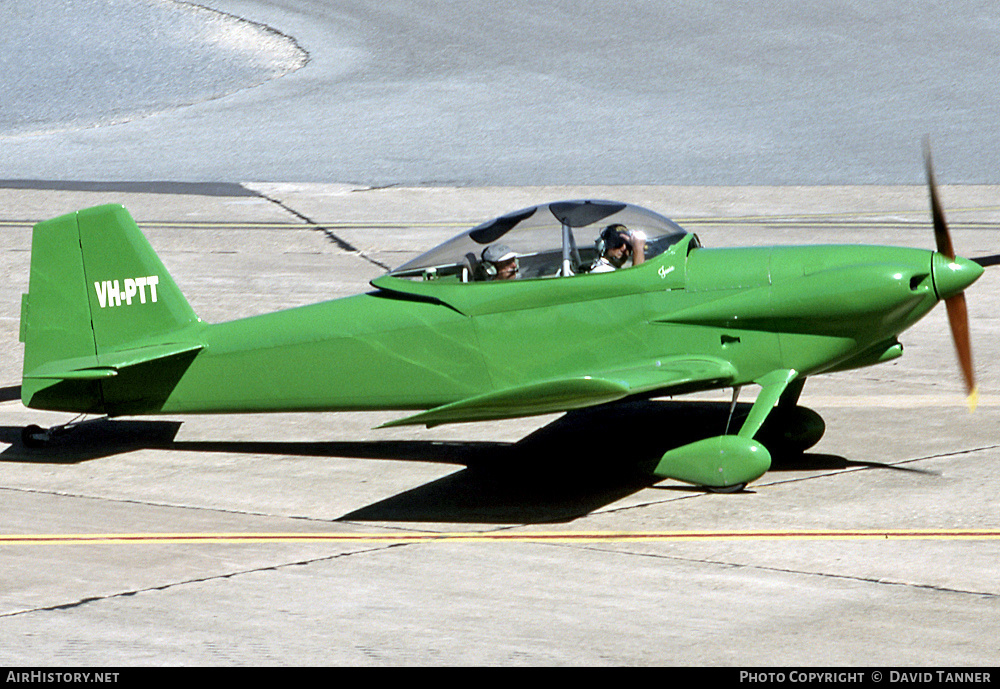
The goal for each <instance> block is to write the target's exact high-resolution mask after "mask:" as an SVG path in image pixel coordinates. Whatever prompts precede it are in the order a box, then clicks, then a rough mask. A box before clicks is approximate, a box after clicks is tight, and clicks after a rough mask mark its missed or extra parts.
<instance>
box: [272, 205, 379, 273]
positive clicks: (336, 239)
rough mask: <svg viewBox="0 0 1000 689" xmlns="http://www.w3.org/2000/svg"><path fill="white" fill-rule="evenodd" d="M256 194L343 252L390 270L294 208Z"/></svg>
mask: <svg viewBox="0 0 1000 689" xmlns="http://www.w3.org/2000/svg"><path fill="white" fill-rule="evenodd" d="M257 193H258V194H259V195H260V197H261V198H262V199H266V200H267V201H270V202H271V203H273V204H275V205H276V206H278V207H279V208H281V209H282V210H284V211H286V212H288V213H291V214H292V215H294V216H295V217H296V218H299V219H300V220H302V221H303V222H305V223H307V224H308V225H309V226H310V227H311V228H313V229H314V230H318V231H319V232H322V233H323V235H324V236H326V238H327V239H329V240H330V241H331V242H333V243H334V244H336V245H337V246H338V247H340V248H341V249H343V250H344V251H347V252H350V253H353V254H356V255H357V256H360V257H361V258H362V259H364V260H365V261H368V262H369V263H371V264H372V265H376V266H378V267H379V268H382V269H383V270H385V271H389V270H392V269H391V268H390V267H389V266H387V265H385V264H384V263H382V262H381V261H379V260H377V259H374V258H371V257H370V256H368V255H366V254H365V252H364V251H362V250H360V249H358V248H357V247H356V246H354V245H353V244H351V243H350V242H348V241H347V240H346V239H343V238H341V237H339V236H338V235H337V233H336V232H334V231H333V230H331V229H330V228H328V227H326V226H324V225H320V224H318V223H317V222H315V221H314V220H313V219H312V218H310V217H309V216H307V215H305V214H304V213H301V212H299V211H297V210H295V209H294V208H292V207H291V206H289V205H288V204H286V203H284V202H283V201H281V200H280V199H276V198H272V197H270V196H268V195H267V194H264V193H262V192H257Z"/></svg>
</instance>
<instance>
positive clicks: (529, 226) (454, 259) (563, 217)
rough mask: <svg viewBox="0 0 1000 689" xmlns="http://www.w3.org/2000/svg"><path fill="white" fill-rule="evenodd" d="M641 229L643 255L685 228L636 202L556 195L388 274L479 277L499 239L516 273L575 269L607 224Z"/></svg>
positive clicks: (592, 254) (593, 252)
mask: <svg viewBox="0 0 1000 689" xmlns="http://www.w3.org/2000/svg"><path fill="white" fill-rule="evenodd" d="M612 224H621V225H624V226H625V227H627V228H628V229H629V230H632V231H636V230H640V231H642V232H644V233H645V235H646V252H645V253H646V258H647V259H649V258H652V257H654V256H657V255H658V254H661V253H663V252H664V251H665V250H666V249H667V248H668V247H670V246H672V245H673V244H676V243H677V242H678V241H680V240H681V239H683V238H684V237H685V236H686V235H687V234H688V233H687V232H686V231H685V230H684V229H682V228H681V227H680V226H679V225H677V223H675V222H673V221H672V220H669V219H668V218H665V217H663V216H662V215H659V214H658V213H654V212H653V211H650V210H647V209H645V208H642V207H640V206H634V205H632V204H628V203H621V202H618V201H601V200H582V201H558V202H555V203H546V204H542V205H540V206H532V207H531V208H525V209H522V210H519V211H515V212H513V213H508V214H506V215H502V216H500V217H499V218H495V219H493V220H490V221H489V222H485V223H483V224H481V225H477V226H476V227H473V228H472V229H471V230H467V231H465V232H463V233H461V234H459V235H458V236H456V237H453V238H451V239H449V240H448V241H447V242H445V243H444V244H440V245H439V246H437V247H435V248H433V249H431V250H430V251H428V252H427V253H424V254H422V255H420V256H418V257H417V258H415V259H413V260H412V261H409V262H407V263H405V264H403V265H402V266H400V267H399V268H397V269H395V270H393V271H391V272H390V273H389V275H391V276H393V277H401V278H415V279H422V280H432V279H450V280H452V281H459V282H471V281H475V280H477V279H479V278H480V268H481V267H482V266H481V264H482V254H483V251H484V250H485V249H486V248H487V247H489V246H492V245H495V244H503V245H505V246H506V247H508V248H510V249H511V250H513V251H514V252H515V253H516V254H517V257H518V262H519V264H520V278H521V279H533V278H546V277H558V276H569V275H576V274H579V273H585V272H587V271H588V270H589V268H590V265H591V263H593V261H594V259H595V258H597V249H596V245H595V242H596V240H597V239H598V237H599V235H600V234H601V230H603V229H604V228H605V227H607V226H608V225H612Z"/></svg>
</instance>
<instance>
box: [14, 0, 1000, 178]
mask: <svg viewBox="0 0 1000 689" xmlns="http://www.w3.org/2000/svg"><path fill="white" fill-rule="evenodd" d="M202 4H204V5H206V6H208V7H211V8H212V9H213V10H217V11H219V12H222V13H225V15H220V14H218V13H217V12H209V11H205V10H200V9H197V8H195V7H192V6H191V5H189V4H185V3H176V2H152V1H151V0H127V1H124V0H123V1H121V2H114V3H112V2H110V1H109V0H76V1H75V2H73V3H69V4H65V3H60V4H59V5H58V7H57V6H52V8H48V9H44V8H43V9H42V10H41V11H36V9H37V6H36V5H35V4H34V3H30V2H27V0H11V1H9V2H4V3H3V5H2V7H0V27H2V28H0V31H2V32H3V34H2V36H0V37H2V38H3V39H4V45H5V51H4V57H3V67H4V71H5V74H6V75H8V79H6V80H5V86H4V87H3V92H2V95H3V96H4V99H3V103H4V106H3V114H2V115H0V178H7V179H62V180H66V179H75V180H102V181H108V180H169V181H188V182H190V181H197V182H203V181H214V182H231V181H234V180H241V181H295V182H348V183H357V184H360V185H387V184H409V185H413V184H421V185H426V184H444V185H452V184H455V185H477V184H489V185H495V184H505V185H522V184H708V185H724V184H739V185H745V184H757V185H759V184H845V183H846V184H871V183H887V184H899V183H919V182H920V181H921V168H920V140H921V138H922V137H923V136H924V135H925V134H927V135H930V136H931V137H932V139H933V140H934V142H935V146H936V150H937V154H938V155H937V157H938V162H939V164H940V168H941V172H942V181H943V182H950V183H996V182H1000V172H998V170H1000V165H998V162H1000V145H998V144H1000V134H998V129H997V127H996V113H997V112H1000V92H998V91H997V89H996V88H994V85H995V77H996V74H997V73H1000V13H998V12H996V9H995V6H994V5H993V3H991V2H988V1H984V0H957V1H956V2H949V3H938V2H919V1H915V0H914V1H908V0H889V1H888V2H881V3H874V4H873V3H869V2H863V1H861V0H857V1H840V0H838V1H833V0H820V1H817V2H810V3H791V2H759V3H744V2H735V1H731V0H727V1H725V2H719V3H711V4H707V5H706V4H705V3H702V2H687V1H685V2H673V3H661V2H655V1H652V0H650V1H640V2H633V3H627V4H625V5H622V4H621V3H615V2H594V3H585V4H582V5H581V3H578V2H570V1H568V0H554V1H553V2H546V3H536V4H526V3H502V4H500V5H497V3H494V2H487V1H485V0H484V1H480V0H471V1H464V2H411V1H407V2H397V1H393V0H390V1H387V2H377V3H376V2H370V1H369V0H344V1H342V2H336V3H332V2H327V1H326V0H274V1H272V2H261V1H260V0H210V1H208V2H205V3H202ZM236 18H240V19H239V20H237V19H236ZM240 20H242V21H240ZM248 22H249V23H248ZM264 27H267V28H266V29H265V28H264ZM10 46H13V48H10ZM303 56H307V62H306V64H305V65H304V66H302V67H301V68H300V69H294V68H295V67H296V66H298V65H299V64H300V62H301V60H302V59H303ZM279 74H284V76H283V77H281V78H272V77H275V76H277V75H279ZM11 77H12V78H11ZM118 120H127V121H126V122H123V123H121V124H114V125H110V126H107V125H106V123H108V122H110V121H118ZM101 124H104V125H106V126H96V125H101ZM52 129H56V130H58V131H49V130H52Z"/></svg>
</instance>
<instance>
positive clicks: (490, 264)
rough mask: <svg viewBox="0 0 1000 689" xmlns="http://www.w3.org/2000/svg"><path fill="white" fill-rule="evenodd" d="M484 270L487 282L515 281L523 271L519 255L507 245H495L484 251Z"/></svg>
mask: <svg viewBox="0 0 1000 689" xmlns="http://www.w3.org/2000/svg"><path fill="white" fill-rule="evenodd" d="M482 258H483V263H482V266H483V269H484V273H485V277H484V279H486V280H514V279H516V278H517V277H518V272H519V271H520V269H521V266H520V264H519V263H518V261H517V254H516V253H514V251H512V250H511V248H510V247H509V246H507V245H506V244H493V245H491V246H488V247H486V249H485V250H484V251H483V256H482Z"/></svg>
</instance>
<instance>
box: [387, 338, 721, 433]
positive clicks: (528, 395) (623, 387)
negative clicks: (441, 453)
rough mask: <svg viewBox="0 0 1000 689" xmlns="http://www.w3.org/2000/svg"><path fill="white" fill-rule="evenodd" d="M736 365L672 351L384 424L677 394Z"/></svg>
mask: <svg viewBox="0 0 1000 689" xmlns="http://www.w3.org/2000/svg"><path fill="white" fill-rule="evenodd" d="M735 378H736V369H735V368H734V367H733V365H732V364H731V363H730V362H728V361H725V360H723V359H717V358H714V357H707V356H705V357H667V358H663V359H658V360H655V361H650V362H649V363H648V364H645V365H643V366H636V367H632V368H627V369H616V370H609V371H601V372H595V373H593V374H591V375H580V376H575V377H571V378H559V379H554V380H547V381H541V382H537V383H529V384H527V385H520V386H517V387H512V388H506V389H503V390H496V391H492V392H488V393H485V394H482V395H476V396H473V397H467V398H466V399H463V400H459V401H457V402H452V403H450V404H445V405H442V406H440V407H435V408H433V409H428V410H427V411H424V412H420V413H419V414H414V415H413V416H407V417H405V418H402V419H398V420H396V421H390V422H389V423H385V424H382V426H380V428H391V427H394V426H415V425H426V426H428V427H431V426H437V425H440V424H443V423H460V422H464V421H489V420H494V419H510V418H516V417H521V416H534V415H537V414H551V413H554V412H561V411H569V410H571V409H582V408H583V407H592V406H594V405H598V404H605V403H607V402H614V401H616V400H620V399H623V398H625V397H630V396H632V395H642V394H649V393H659V394H671V393H680V392H690V391H692V390H694V389H705V388H712V387H721V386H724V385H726V384H727V383H729V382H730V381H732V380H734V379H735Z"/></svg>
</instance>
